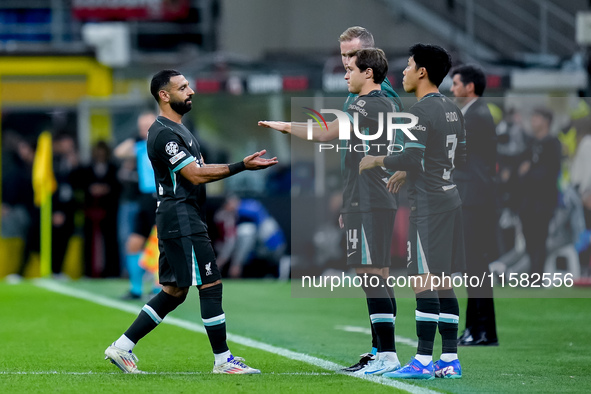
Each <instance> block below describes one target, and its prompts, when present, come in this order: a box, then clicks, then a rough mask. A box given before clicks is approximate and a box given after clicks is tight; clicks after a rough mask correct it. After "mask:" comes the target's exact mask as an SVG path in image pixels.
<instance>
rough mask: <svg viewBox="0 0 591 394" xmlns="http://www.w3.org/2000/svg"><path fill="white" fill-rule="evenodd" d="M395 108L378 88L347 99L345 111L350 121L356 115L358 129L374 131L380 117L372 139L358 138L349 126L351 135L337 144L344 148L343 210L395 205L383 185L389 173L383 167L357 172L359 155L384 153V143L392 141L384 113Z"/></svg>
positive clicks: (366, 209) (377, 208) (347, 211)
mask: <svg viewBox="0 0 591 394" xmlns="http://www.w3.org/2000/svg"><path fill="white" fill-rule="evenodd" d="M395 111H396V108H395V107H394V104H393V102H392V100H391V99H390V98H388V97H387V96H386V94H385V93H384V92H383V91H381V90H374V91H372V92H370V93H369V94H367V95H364V96H358V97H356V98H355V100H353V101H352V102H350V103H349V106H348V108H347V115H348V116H349V119H350V121H351V125H353V124H354V117H357V119H358V120H357V122H358V130H359V132H360V133H362V134H364V135H374V134H376V133H377V131H378V125H379V123H378V122H379V117H382V128H383V130H382V133H381V135H380V136H379V138H377V139H375V140H362V139H360V138H359V137H357V136H356V134H355V132H354V131H353V127H352V130H351V139H350V140H343V141H344V142H345V143H346V144H345V145H344V146H341V147H340V149H341V154H343V152H344V156H343V157H344V163H343V164H344V165H343V178H344V191H343V210H342V212H343V213H351V212H370V211H375V210H388V209H390V210H391V209H396V201H395V199H394V196H393V195H392V194H391V193H390V192H389V191H388V189H387V188H386V182H387V181H388V178H389V175H388V173H387V172H386V171H385V170H384V169H383V168H381V167H378V168H372V169H371V170H368V171H364V172H363V173H361V175H360V174H359V162H360V161H361V159H363V157H365V156H366V155H380V154H381V155H384V154H386V153H387V150H386V149H387V146H388V145H390V144H391V143H393V141H388V135H387V133H386V117H387V114H388V113H391V112H395ZM378 144H379V145H378ZM349 149H350V151H349ZM378 149H379V151H378ZM380 152H381V153H380Z"/></svg>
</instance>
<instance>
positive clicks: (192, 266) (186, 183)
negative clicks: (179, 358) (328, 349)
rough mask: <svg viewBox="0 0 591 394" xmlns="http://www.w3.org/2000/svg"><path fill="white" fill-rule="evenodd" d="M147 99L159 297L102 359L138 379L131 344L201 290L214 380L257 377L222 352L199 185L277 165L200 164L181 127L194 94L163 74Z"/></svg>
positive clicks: (193, 142)
mask: <svg viewBox="0 0 591 394" xmlns="http://www.w3.org/2000/svg"><path fill="white" fill-rule="evenodd" d="M150 92H151V93H152V95H153V96H154V98H155V99H156V101H157V102H158V106H159V107H160V116H158V118H157V119H156V121H155V122H154V124H152V126H151V127H150V130H149V134H148V156H149V158H150V161H151V163H152V167H153V168H154V174H155V178H156V185H157V189H158V190H157V191H158V192H157V195H158V209H157V212H156V226H157V228H158V237H159V249H160V260H159V279H160V283H161V284H162V286H163V287H162V290H163V291H161V292H160V293H158V294H157V295H156V296H155V297H154V298H152V299H151V300H150V301H149V302H148V303H147V304H146V305H145V306H144V307H143V308H142V310H141V312H140V314H139V316H138V317H137V318H136V320H135V321H134V322H133V324H132V325H131V326H130V327H129V328H128V329H127V331H125V333H124V334H123V335H122V336H121V337H120V338H119V339H118V340H117V341H115V342H114V343H113V344H112V345H111V346H109V347H108V348H107V349H106V350H105V356H106V359H109V360H111V362H112V363H113V364H115V365H116V366H117V367H119V368H120V369H121V370H122V371H123V372H127V373H140V371H139V370H138V369H137V365H136V362H137V357H136V356H135V355H134V354H133V353H132V350H133V347H134V346H135V345H136V344H137V342H138V341H139V340H140V339H141V338H143V337H144V336H146V335H147V334H148V333H149V332H151V331H152V330H153V329H154V328H156V326H157V325H158V324H159V323H160V322H162V319H164V317H165V316H166V315H167V314H168V313H170V312H171V311H173V310H174V309H175V308H176V307H177V306H179V305H180V304H182V303H183V301H185V299H186V297H187V293H188V292H189V288H190V287H191V286H196V287H197V288H198V289H199V299H200V305H201V318H202V320H203V325H204V326H205V330H206V331H207V336H208V337H209V341H210V343H211V347H212V350H213V353H214V358H215V361H214V368H213V372H214V373H226V374H252V373H260V371H259V370H258V369H254V368H251V367H249V366H248V365H246V364H244V363H243V362H242V361H243V360H242V359H241V358H239V357H234V356H233V355H232V353H231V352H230V350H229V349H228V345H227V344H226V317H225V314H224V311H223V310H222V283H221V279H220V278H221V276H220V273H219V270H218V267H217V265H216V261H215V255H214V252H213V248H212V246H211V240H210V239H209V236H208V234H207V227H206V225H205V222H204V220H203V218H202V217H201V213H200V210H201V208H202V207H203V204H204V202H205V185H204V184H205V183H207V182H212V181H217V180H220V179H223V178H227V177H229V176H231V175H234V174H236V173H238V172H241V171H244V170H260V169H264V168H267V167H270V166H272V165H275V164H277V158H272V159H264V158H262V156H263V155H264V154H265V153H266V151H265V150H262V151H260V152H256V153H254V154H252V155H250V156H247V157H245V158H244V160H243V161H240V162H238V163H234V164H205V163H204V162H203V158H202V156H201V152H200V147H199V142H198V141H197V139H195V137H194V136H193V135H192V134H191V133H190V132H189V130H188V129H187V128H186V127H185V126H184V125H183V124H182V123H181V120H182V117H183V115H184V114H185V113H187V112H189V111H190V110H191V105H192V102H191V99H192V97H193V94H194V93H195V92H194V91H193V90H192V89H191V87H190V86H189V82H188V81H187V79H186V78H185V77H184V76H183V75H181V74H180V73H179V72H178V71H176V70H163V71H160V72H158V73H157V74H156V75H154V77H153V78H152V82H151V85H150Z"/></svg>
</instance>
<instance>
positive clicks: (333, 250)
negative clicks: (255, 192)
mask: <svg viewBox="0 0 591 394" xmlns="http://www.w3.org/2000/svg"><path fill="white" fill-rule="evenodd" d="M550 107H551V106H537V107H531V106H530V107H525V108H521V107H517V106H507V107H506V108H505V109H501V108H500V107H499V106H497V105H495V104H494V103H490V102H489V108H490V109H491V113H492V114H493V118H494V120H495V124H496V133H497V160H496V162H497V168H496V182H497V195H496V196H495V197H496V207H497V210H496V216H497V228H496V229H495V230H496V231H495V232H494V234H496V238H497V239H496V243H497V245H498V248H497V250H498V255H497V256H496V257H494V259H495V263H496V264H495V265H494V266H491V268H492V269H493V270H495V271H498V272H507V271H510V272H529V273H539V274H542V273H544V272H550V273H552V272H558V271H565V272H566V271H569V272H573V273H574V276H575V277H579V276H583V277H587V276H590V275H591V272H590V268H589V266H590V263H591V261H590V258H591V246H590V241H591V110H590V108H589V106H588V104H587V103H586V102H585V101H584V99H582V98H581V99H580V105H579V106H578V107H577V108H576V110H574V111H572V112H571V113H570V114H569V116H564V114H563V113H554V112H553V111H552V109H551V108H550ZM404 192H405V190H404V189H403V190H402V192H401V200H400V204H399V209H398V214H397V219H396V224H395V231H394V238H393V240H392V247H391V258H392V260H393V266H394V267H397V266H398V267H399V268H403V267H404V266H405V264H406V263H405V259H406V232H407V230H408V225H407V222H408V220H407V216H408V206H407V203H406V196H405V193H404ZM338 194H339V193H338V192H335V194H334V195H333V196H332V197H331V199H330V201H327V207H328V211H329V212H331V214H330V215H329V218H328V220H327V221H326V223H325V224H322V225H321V226H320V227H319V229H317V231H316V234H315V236H314V242H313V244H311V245H309V246H310V249H313V250H315V261H316V264H317V265H319V266H320V270H319V272H322V270H329V269H335V268H342V267H343V266H344V265H343V264H342V262H343V261H344V258H345V257H344V252H343V250H344V249H343V247H342V244H343V237H344V236H343V234H342V231H339V228H338V224H337V222H336V219H335V217H338V213H339V209H340V205H339V204H340V203H339V202H338V201H336V202H335V201H332V200H333V199H334V200H337V199H338V198H337V196H338ZM398 216H400V218H398Z"/></svg>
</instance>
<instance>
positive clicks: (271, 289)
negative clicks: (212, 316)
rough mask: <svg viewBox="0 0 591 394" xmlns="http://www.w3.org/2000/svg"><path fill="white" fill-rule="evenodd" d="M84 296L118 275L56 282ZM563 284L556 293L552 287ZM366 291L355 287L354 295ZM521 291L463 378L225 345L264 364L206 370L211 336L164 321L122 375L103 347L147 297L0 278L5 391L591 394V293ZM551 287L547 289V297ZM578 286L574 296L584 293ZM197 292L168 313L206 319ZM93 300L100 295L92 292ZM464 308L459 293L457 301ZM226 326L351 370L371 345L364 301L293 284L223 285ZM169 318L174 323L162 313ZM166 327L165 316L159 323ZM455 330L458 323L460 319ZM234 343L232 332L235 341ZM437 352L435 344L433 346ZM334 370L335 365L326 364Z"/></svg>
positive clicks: (404, 318)
mask: <svg viewBox="0 0 591 394" xmlns="http://www.w3.org/2000/svg"><path fill="white" fill-rule="evenodd" d="M57 286H60V287H62V288H65V289H72V290H74V291H84V292H85V294H90V296H91V298H92V297H96V299H105V297H109V298H112V299H113V300H117V298H118V296H120V295H121V294H123V293H124V292H125V290H126V287H127V283H126V281H124V280H99V281H76V282H66V283H58V284H57ZM559 290H560V289H556V291H557V293H556V294H559V293H558V291H559ZM360 291H361V290H360ZM526 291H527V290H522V289H517V290H515V289H514V290H511V289H497V290H496V292H497V295H505V296H512V297H513V298H497V300H496V311H497V324H498V331H499V338H500V342H501V345H500V346H499V347H496V348H460V349H459V356H460V360H461V362H462V367H463V373H464V376H463V378H462V379H460V380H455V381H453V380H452V381H448V380H440V379H436V380H434V381H429V382H409V381H403V382H401V384H400V385H398V386H395V387H392V386H388V385H386V384H384V382H383V381H384V380H387V379H384V378H382V379H381V380H380V379H376V380H375V381H371V380H362V379H358V378H353V377H350V376H346V375H342V374H336V373H334V372H332V371H330V370H327V369H323V368H322V367H320V366H318V364H317V365H313V364H310V363H308V362H304V361H298V360H294V359H291V358H288V357H284V356H282V355H279V354H275V353H270V352H267V351H265V350H261V349H259V348H253V347H249V346H245V345H244V344H240V343H236V342H232V341H231V342H230V348H231V350H232V352H233V353H234V354H236V355H239V356H242V357H245V358H246V361H247V363H249V364H251V365H252V366H254V367H256V368H259V369H261V370H262V371H263V373H262V374H261V375H258V376H220V375H213V374H212V373H211V368H212V364H213V357H212V355H211V348H210V346H209V342H208V340H207V337H206V336H205V335H204V334H202V333H199V332H195V331H194V330H193V331H192V330H190V329H187V328H182V327H179V326H177V325H173V324H162V325H161V326H160V327H158V328H157V329H156V330H155V331H154V332H153V333H152V334H150V335H148V336H147V337H146V338H144V339H143V340H142V341H141V342H140V343H139V344H138V346H137V347H136V348H135V353H136V354H137V355H138V357H139V359H140V361H139V367H140V369H142V370H144V371H147V372H149V374H147V375H126V374H123V373H121V372H120V371H119V370H118V369H117V368H116V367H115V366H113V365H111V364H109V363H108V362H107V361H105V360H104V359H103V351H104V349H105V348H106V347H107V346H108V345H109V344H110V343H111V342H112V341H114V340H115V339H116V338H117V337H119V336H120V335H121V333H122V332H123V331H124V330H125V329H126V328H127V327H128V326H129V324H130V323H131V322H132V321H133V319H134V318H135V316H134V314H133V313H130V311H131V312H133V311H136V312H137V311H139V309H140V308H141V305H142V303H123V302H119V301H116V302H115V303H116V304H117V305H124V306H125V307H126V308H127V309H129V311H123V310H120V309H116V308H114V307H111V306H105V305H98V304H96V303H94V302H91V301H89V300H84V299H79V298H75V297H71V296H67V295H63V294H58V293H55V292H52V291H49V290H47V289H45V288H42V287H40V286H38V285H36V284H35V282H25V283H21V284H18V285H8V284H5V283H2V282H0V392H2V393H17V392H19V393H22V392H27V393H38V392H85V393H94V392H114V391H118V392H146V393H148V392H178V393H193V392H200V391H203V390H206V391H207V392H208V393H222V392H223V393H228V392H257V393H266V392H269V393H271V392H272V393H277V392H298V393H307V392H310V393H312V392H314V393H317V392H368V393H369V392H372V393H373V392H388V393H393V392H417V393H418V392H433V391H435V392H451V393H474V392H547V393H558V392H573V393H575V392H578V393H587V392H591V373H590V372H589V365H590V364H591V299H588V298H570V299H569V298H549V297H548V296H547V294H549V293H546V297H547V298H524V297H523V295H526V294H527V293H526ZM551 291H553V290H546V292H551ZM581 292H589V293H590V294H588V295H589V296H591V291H589V290H587V289H582V290H579V293H577V296H578V297H581V296H582V295H583V296H584V295H585V294H583V293H581ZM197 294H198V292H197V291H196V290H195V289H192V290H191V292H190V296H189V298H188V299H187V301H186V302H185V303H184V304H183V305H181V307H179V308H178V309H177V310H175V311H174V312H173V313H171V315H170V317H173V318H174V319H172V320H175V321H181V322H186V323H187V324H190V325H191V327H198V326H199V325H200V323H201V319H200V316H199V302H198V295H197ZM93 295H96V296H93ZM397 304H398V314H397V319H396V334H397V336H399V337H400V338H404V340H402V341H398V343H397V350H398V355H399V358H400V360H401V361H402V362H403V363H404V362H406V361H408V360H409V359H410V357H412V356H413V355H414V353H415V350H416V349H415V348H414V347H413V346H412V341H413V340H414V339H415V333H414V330H415V328H414V324H415V323H414V307H415V301H414V299H412V298H399V299H398V302H397ZM460 308H461V309H460V310H461V311H462V312H463V311H464V309H465V299H460ZM224 309H225V312H226V318H227V327H228V331H229V333H231V334H235V335H239V336H241V337H246V338H250V339H252V340H255V341H258V342H259V343H264V344H268V345H272V346H275V349H276V348H281V349H285V351H292V352H295V353H297V354H300V355H301V354H305V355H310V356H313V357H315V360H318V359H320V360H326V362H328V363H330V362H332V363H336V364H339V365H349V364H350V363H352V362H354V361H356V359H357V355H358V354H361V353H364V352H366V351H367V350H368V348H369V346H370V336H369V335H368V334H367V333H365V332H355V330H353V332H351V331H344V330H343V329H342V327H358V328H359V330H358V331H363V330H366V329H367V327H368V324H369V323H368V318H367V310H366V304H365V300H364V299H363V298H356V299H337V298H334V299H321V298H292V297H291V288H290V285H289V283H285V282H274V281H230V280H227V281H225V284H224ZM169 320H170V319H169ZM165 322H166V319H165ZM460 326H462V321H461V322H460ZM235 338H238V337H235ZM435 348H436V354H435V359H437V356H438V350H439V349H440V342H439V341H437V342H436V344H435ZM333 365H334V364H333Z"/></svg>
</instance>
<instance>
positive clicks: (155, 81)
mask: <svg viewBox="0 0 591 394" xmlns="http://www.w3.org/2000/svg"><path fill="white" fill-rule="evenodd" d="M177 75H182V74H181V73H180V72H178V71H177V70H162V71H158V72H157V73H156V74H154V76H153V77H152V81H151V82H150V93H152V96H154V98H155V99H156V102H158V103H159V102H160V95H159V94H158V92H160V90H162V88H163V87H165V86H166V85H168V83H169V82H170V78H172V77H176V76H177Z"/></svg>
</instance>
